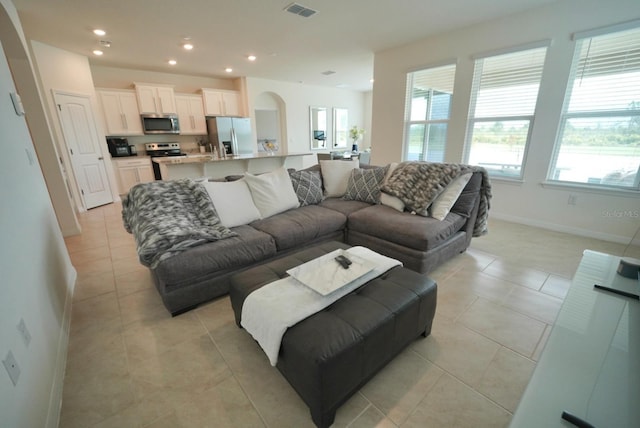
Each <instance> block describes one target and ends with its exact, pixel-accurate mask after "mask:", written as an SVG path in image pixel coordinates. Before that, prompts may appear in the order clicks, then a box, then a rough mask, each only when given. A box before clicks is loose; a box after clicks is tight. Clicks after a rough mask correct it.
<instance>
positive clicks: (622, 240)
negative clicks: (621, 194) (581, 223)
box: [490, 212, 631, 245]
mask: <svg viewBox="0 0 640 428" xmlns="http://www.w3.org/2000/svg"><path fill="white" fill-rule="evenodd" d="M490 217H493V218H496V219H498V220H504V221H509V222H511V223H519V224H524V225H526V226H533V227H539V228H541V229H547V230H553V231H554V232H563V233H569V234H571V235H577V236H583V237H585V238H595V239H600V240H602V241H608V242H615V243H618V244H624V245H627V244H629V241H630V240H631V238H630V237H628V236H619V235H612V234H609V233H602V232H596V231H593V230H587V229H580V228H577V227H569V226H565V225H562V224H556V223H547V222H544V221H539V220H532V219H530V218H525V217H517V216H511V215H507V214H500V213H495V212H491V214H490Z"/></svg>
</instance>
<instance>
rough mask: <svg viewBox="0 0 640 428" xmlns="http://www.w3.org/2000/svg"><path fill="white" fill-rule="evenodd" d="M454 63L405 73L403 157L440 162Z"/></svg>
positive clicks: (444, 141)
mask: <svg viewBox="0 0 640 428" xmlns="http://www.w3.org/2000/svg"><path fill="white" fill-rule="evenodd" d="M455 73H456V66H455V64H451V65H444V66H440V67H433V68H429V69H425V70H420V71H415V72H412V73H408V74H407V92H406V96H405V144H404V160H421V161H422V160H426V161H430V162H443V161H444V152H445V148H446V143H447V131H448V125H449V118H450V111H451V99H452V97H453V84H454V78H455Z"/></svg>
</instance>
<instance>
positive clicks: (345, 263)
mask: <svg viewBox="0 0 640 428" xmlns="http://www.w3.org/2000/svg"><path fill="white" fill-rule="evenodd" d="M335 260H336V261H337V262H338V263H340V266H342V267H343V268H344V269H349V265H350V264H351V260H349V259H348V258H346V257H345V256H342V255H340V256H338V257H336V259H335Z"/></svg>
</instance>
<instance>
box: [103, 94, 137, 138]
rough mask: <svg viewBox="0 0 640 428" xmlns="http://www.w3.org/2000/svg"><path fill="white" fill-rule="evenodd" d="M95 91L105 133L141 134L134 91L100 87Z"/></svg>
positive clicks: (117, 134)
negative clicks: (98, 100)
mask: <svg viewBox="0 0 640 428" xmlns="http://www.w3.org/2000/svg"><path fill="white" fill-rule="evenodd" d="M96 92H97V94H98V98H99V99H100V104H101V106H102V113H103V117H104V126H105V134H106V135H108V136H127V135H143V132H142V122H141V121H140V111H139V110H138V102H137V99H136V93H135V92H134V91H127V90H117V89H100V90H96Z"/></svg>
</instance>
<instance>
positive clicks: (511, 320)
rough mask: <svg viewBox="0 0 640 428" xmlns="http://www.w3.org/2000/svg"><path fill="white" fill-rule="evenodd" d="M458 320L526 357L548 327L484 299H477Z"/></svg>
mask: <svg viewBox="0 0 640 428" xmlns="http://www.w3.org/2000/svg"><path fill="white" fill-rule="evenodd" d="M459 321H460V322H461V323H462V324H464V325H465V326H466V327H468V328H469V329H471V330H474V331H476V332H478V333H480V334H482V335H483V336H486V337H488V338H490V339H492V340H494V341H496V342H498V343H500V344H501V345H503V346H505V347H507V348H510V349H512V350H514V351H516V352H518V353H520V354H522V355H525V356H530V355H531V354H532V353H533V351H534V350H535V348H536V346H537V344H538V342H539V340H540V338H541V337H542V333H543V332H544V329H545V326H546V324H544V323H543V322H541V321H538V320H534V319H533V318H530V317H527V316H525V315H522V314H520V313H518V312H515V311H513V310H511V309H509V308H505V307H503V306H500V305H497V304H495V303H493V302H489V301H487V300H484V299H478V300H476V301H475V302H474V303H473V305H471V307H470V308H469V309H468V310H467V311H466V312H465V313H464V314H462V316H461V317H460V320H459ZM470 355H472V354H470Z"/></svg>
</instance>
